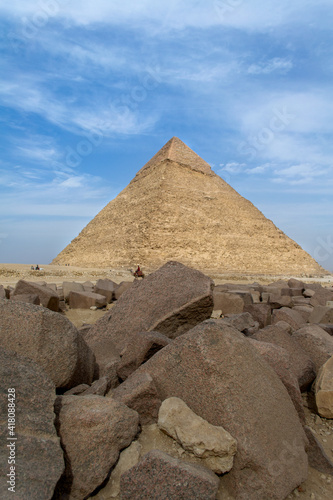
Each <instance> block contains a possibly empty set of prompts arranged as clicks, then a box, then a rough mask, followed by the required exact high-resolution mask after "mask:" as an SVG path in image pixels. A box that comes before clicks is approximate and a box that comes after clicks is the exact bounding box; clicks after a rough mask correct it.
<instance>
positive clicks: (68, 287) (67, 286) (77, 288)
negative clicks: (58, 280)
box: [62, 281, 84, 301]
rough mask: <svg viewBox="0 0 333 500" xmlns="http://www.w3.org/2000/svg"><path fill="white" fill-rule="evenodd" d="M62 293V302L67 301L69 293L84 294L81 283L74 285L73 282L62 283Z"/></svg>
mask: <svg viewBox="0 0 333 500" xmlns="http://www.w3.org/2000/svg"><path fill="white" fill-rule="evenodd" d="M62 291H63V295H64V300H66V301H68V298H69V294H70V293H71V292H84V286H83V285H82V284H81V283H76V282H75V281H64V282H63V284H62Z"/></svg>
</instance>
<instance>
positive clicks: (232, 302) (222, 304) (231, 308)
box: [213, 287, 244, 314]
mask: <svg viewBox="0 0 333 500" xmlns="http://www.w3.org/2000/svg"><path fill="white" fill-rule="evenodd" d="M213 297H214V311H222V313H223V314H239V313H242V312H243V311H244V300H243V299H242V297H240V296H239V295H237V294H235V293H230V292H225V291H220V290H219V289H218V288H217V287H215V289H214V294H213Z"/></svg>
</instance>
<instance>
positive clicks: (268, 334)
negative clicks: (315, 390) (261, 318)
mask: <svg viewBox="0 0 333 500" xmlns="http://www.w3.org/2000/svg"><path fill="white" fill-rule="evenodd" d="M252 338H253V339H256V340H259V341H261V342H268V343H270V344H274V345H276V346H279V347H282V348H283V349H285V350H286V351H287V352H288V354H289V356H290V369H291V371H292V373H293V374H294V375H295V377H296V379H297V380H298V384H299V387H300V389H301V391H304V390H306V389H307V388H308V386H309V385H310V384H311V383H312V382H313V381H314V379H315V378H316V370H315V365H314V363H313V361H312V360H311V358H310V356H309V355H308V353H307V352H305V351H303V349H302V347H301V346H300V345H299V344H298V343H297V341H296V340H294V339H293V338H292V337H291V336H290V335H289V333H287V332H286V331H284V330H282V329H281V328H278V327H277V326H276V325H272V326H268V327H266V328H263V329H262V330H259V331H258V332H256V333H255V334H254V335H253V336H252Z"/></svg>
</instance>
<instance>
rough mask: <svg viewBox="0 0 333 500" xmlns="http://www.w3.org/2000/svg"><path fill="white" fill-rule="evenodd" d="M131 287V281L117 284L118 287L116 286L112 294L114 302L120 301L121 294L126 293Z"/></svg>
mask: <svg viewBox="0 0 333 500" xmlns="http://www.w3.org/2000/svg"><path fill="white" fill-rule="evenodd" d="M132 285H133V281H122V282H121V283H119V285H117V286H116V288H115V292H114V298H115V300H118V299H120V297H121V296H122V294H123V293H124V292H126V290H128V289H129V288H130V287H131V286H132Z"/></svg>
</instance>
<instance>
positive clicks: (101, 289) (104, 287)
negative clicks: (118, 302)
mask: <svg viewBox="0 0 333 500" xmlns="http://www.w3.org/2000/svg"><path fill="white" fill-rule="evenodd" d="M117 288H118V285H117V284H116V283H114V282H113V281H112V280H109V279H104V280H97V282H96V285H95V287H94V292H95V293H98V294H100V295H104V297H105V298H106V301H107V303H108V304H110V302H112V300H113V299H114V298H115V291H116V289H117Z"/></svg>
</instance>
